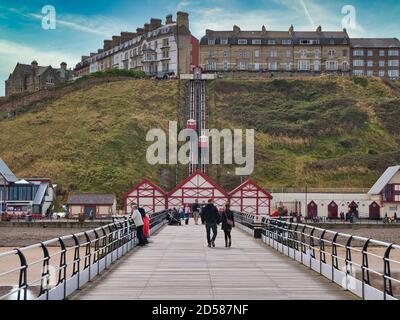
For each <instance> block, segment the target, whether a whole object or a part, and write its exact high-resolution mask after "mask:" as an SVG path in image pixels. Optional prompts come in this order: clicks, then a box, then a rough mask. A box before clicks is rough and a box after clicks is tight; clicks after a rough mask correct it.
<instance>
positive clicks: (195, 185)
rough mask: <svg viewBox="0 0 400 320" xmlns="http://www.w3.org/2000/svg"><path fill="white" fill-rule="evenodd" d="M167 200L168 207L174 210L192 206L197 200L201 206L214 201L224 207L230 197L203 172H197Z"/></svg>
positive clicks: (181, 184)
mask: <svg viewBox="0 0 400 320" xmlns="http://www.w3.org/2000/svg"><path fill="white" fill-rule="evenodd" d="M167 198H168V203H167V207H168V208H169V209H172V208H179V207H182V206H188V205H191V204H193V203H194V202H195V200H196V199H197V200H198V201H199V203H200V204H201V203H202V202H207V201H208V200H209V199H213V200H214V204H215V205H216V206H217V207H223V206H224V205H225V203H226V202H227V201H228V198H229V196H228V194H227V193H226V192H225V191H224V190H223V189H222V188H221V187H220V186H218V185H217V184H216V183H214V182H213V181H212V180H211V179H210V178H209V177H207V176H206V175H205V174H203V173H202V172H201V171H196V172H194V173H193V174H192V175H191V176H190V177H188V178H187V179H185V180H184V181H183V182H182V183H180V184H179V185H178V186H176V187H175V188H174V189H173V190H172V191H171V192H169V193H168V195H167Z"/></svg>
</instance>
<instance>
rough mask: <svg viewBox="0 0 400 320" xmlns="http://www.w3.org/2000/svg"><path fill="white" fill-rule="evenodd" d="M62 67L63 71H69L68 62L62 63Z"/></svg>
mask: <svg viewBox="0 0 400 320" xmlns="http://www.w3.org/2000/svg"><path fill="white" fill-rule="evenodd" d="M60 67H61V69H62V70H67V63H66V62H61V64H60Z"/></svg>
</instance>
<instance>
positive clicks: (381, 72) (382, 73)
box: [379, 70, 386, 78]
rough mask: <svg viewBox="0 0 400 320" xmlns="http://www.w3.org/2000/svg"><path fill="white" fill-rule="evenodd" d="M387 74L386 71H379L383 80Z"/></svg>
mask: <svg viewBox="0 0 400 320" xmlns="http://www.w3.org/2000/svg"><path fill="white" fill-rule="evenodd" d="M385 74H386V73H385V71H383V70H381V71H379V76H380V77H382V78H383V77H384V76H385Z"/></svg>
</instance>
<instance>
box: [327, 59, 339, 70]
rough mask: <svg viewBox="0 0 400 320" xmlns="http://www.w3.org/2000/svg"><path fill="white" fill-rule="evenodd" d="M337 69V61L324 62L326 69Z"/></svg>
mask: <svg viewBox="0 0 400 320" xmlns="http://www.w3.org/2000/svg"><path fill="white" fill-rule="evenodd" d="M337 69H338V63H337V61H327V62H326V70H330V71H333V70H337Z"/></svg>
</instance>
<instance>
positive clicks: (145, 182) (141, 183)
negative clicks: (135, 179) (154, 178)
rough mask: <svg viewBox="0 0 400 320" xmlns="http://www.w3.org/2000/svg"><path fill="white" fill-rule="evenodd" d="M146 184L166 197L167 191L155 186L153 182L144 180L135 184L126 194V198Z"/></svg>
mask: <svg viewBox="0 0 400 320" xmlns="http://www.w3.org/2000/svg"><path fill="white" fill-rule="evenodd" d="M144 184H148V185H150V186H151V187H153V188H154V189H155V190H157V191H158V192H160V193H161V194H162V195H166V193H165V191H164V190H163V189H161V188H160V187H159V186H157V185H156V184H154V183H153V182H151V181H150V180H148V179H143V180H142V181H140V182H139V183H137V184H135V185H134V186H133V187H132V188H131V189H130V190H129V191H127V192H125V193H124V197H127V196H128V195H129V194H131V193H132V192H133V191H135V190H136V189H138V188H139V187H140V186H142V185H144Z"/></svg>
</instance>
